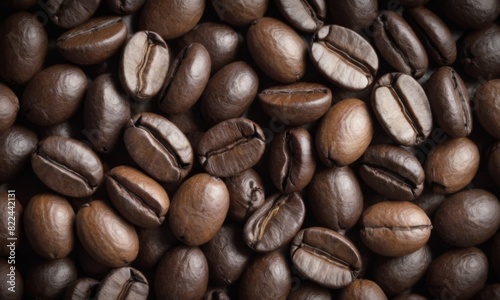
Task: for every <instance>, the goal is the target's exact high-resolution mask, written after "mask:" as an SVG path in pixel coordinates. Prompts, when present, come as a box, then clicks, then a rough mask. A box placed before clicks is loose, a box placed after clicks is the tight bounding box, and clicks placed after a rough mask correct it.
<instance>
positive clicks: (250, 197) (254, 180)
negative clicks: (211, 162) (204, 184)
mask: <svg viewBox="0 0 500 300" xmlns="http://www.w3.org/2000/svg"><path fill="white" fill-rule="evenodd" d="M224 183H225V184H226V187H227V189H228V191H229V197H230V203H229V212H228V216H229V217H230V218H232V219H233V220H235V221H244V220H246V219H247V218H248V217H249V216H250V215H251V214H252V213H253V212H254V211H255V210H256V209H258V208H259V207H260V206H261V205H262V204H263V203H264V200H265V191H264V183H263V182H262V179H261V178H260V176H259V174H258V173H257V172H255V170H254V169H248V170H246V171H243V172H241V173H239V174H236V175H234V176H231V177H227V178H225V179H224Z"/></svg>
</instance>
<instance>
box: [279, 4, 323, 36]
mask: <svg viewBox="0 0 500 300" xmlns="http://www.w3.org/2000/svg"><path fill="white" fill-rule="evenodd" d="M276 5H277V6H278V9H279V10H280V12H281V14H282V15H283V16H284V17H285V19H286V20H287V21H288V22H289V23H290V24H292V26H293V27H295V28H297V29H298V30H300V31H304V32H315V31H316V30H318V29H319V28H320V27H321V26H323V20H324V19H326V1H325V0H309V1H301V0H277V1H276Z"/></svg>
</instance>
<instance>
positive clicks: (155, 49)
mask: <svg viewBox="0 0 500 300" xmlns="http://www.w3.org/2000/svg"><path fill="white" fill-rule="evenodd" d="M150 2H153V1H150ZM150 2H147V3H150ZM169 63H170V54H169V52H168V46H167V44H166V43H165V41H164V40H163V39H162V38H161V37H160V36H159V35H158V34H157V33H155V32H153V31H139V32H136V33H135V34H134V35H133V36H132V37H131V38H130V40H128V42H127V44H126V46H125V48H124V49H123V54H122V58H121V61H120V81H121V83H122V86H123V88H124V89H125V91H127V93H128V94H129V95H130V96H132V97H133V98H134V99H135V100H137V101H146V100H149V99H151V98H153V97H154V96H156V94H158V93H159V92H160V90H161V88H162V86H163V83H164V82H165V78H166V77H167V70H168V66H169Z"/></svg>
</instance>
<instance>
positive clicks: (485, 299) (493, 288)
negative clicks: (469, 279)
mask: <svg viewBox="0 0 500 300" xmlns="http://www.w3.org/2000/svg"><path fill="white" fill-rule="evenodd" d="M499 297H500V284H499V283H495V284H490V285H486V286H485V287H484V288H483V289H482V290H481V291H480V292H479V293H477V294H476V296H475V297H474V300H489V299H496V298H499Z"/></svg>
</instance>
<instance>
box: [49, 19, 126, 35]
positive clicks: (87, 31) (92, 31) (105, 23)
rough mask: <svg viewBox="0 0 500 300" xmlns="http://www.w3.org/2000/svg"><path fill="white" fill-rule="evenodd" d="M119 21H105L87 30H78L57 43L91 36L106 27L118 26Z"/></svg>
mask: <svg viewBox="0 0 500 300" xmlns="http://www.w3.org/2000/svg"><path fill="white" fill-rule="evenodd" d="M121 21H122V20H121V19H120V18H117V19H115V20H106V21H105V22H103V23H100V24H99V25H98V26H95V27H92V28H88V29H83V30H78V31H75V32H73V33H72V34H68V35H66V36H64V37H61V38H59V39H58V41H67V40H69V39H72V38H74V37H76V36H80V35H85V34H87V33H90V34H92V33H95V32H97V31H99V30H101V29H104V28H108V27H111V26H112V25H115V24H118V23H120V22H121Z"/></svg>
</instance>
